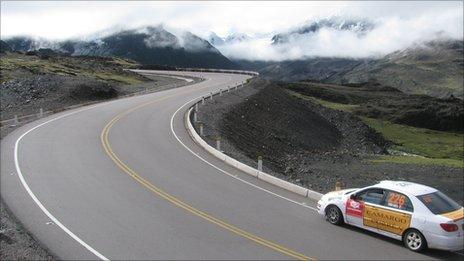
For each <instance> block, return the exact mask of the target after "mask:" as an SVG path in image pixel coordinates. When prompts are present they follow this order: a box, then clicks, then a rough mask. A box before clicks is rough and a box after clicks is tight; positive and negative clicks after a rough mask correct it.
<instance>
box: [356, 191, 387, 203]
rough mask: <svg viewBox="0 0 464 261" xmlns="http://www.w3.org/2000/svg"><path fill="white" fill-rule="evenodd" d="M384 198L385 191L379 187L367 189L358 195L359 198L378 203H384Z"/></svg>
mask: <svg viewBox="0 0 464 261" xmlns="http://www.w3.org/2000/svg"><path fill="white" fill-rule="evenodd" d="M384 198H385V191H384V190H383V189H379V188H371V189H367V190H365V191H362V192H361V193H359V194H358V195H357V196H356V199H358V200H361V201H364V202H367V203H372V204H377V205H382V203H383V201H384Z"/></svg>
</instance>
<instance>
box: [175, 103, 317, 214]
mask: <svg viewBox="0 0 464 261" xmlns="http://www.w3.org/2000/svg"><path fill="white" fill-rule="evenodd" d="M201 97H203V96H199V97H197V98H194V99H192V100H190V101H188V102H186V103H184V105H182V106H181V107H179V108H178V109H177V110H176V112H174V114H173V115H172V116H171V132H172V134H173V135H174V137H175V138H176V139H177V141H178V142H179V143H180V144H182V146H184V148H185V149H187V150H188V151H189V152H190V153H192V154H193V155H195V156H196V157H197V158H199V159H200V160H202V161H203V162H205V163H206V164H208V165H210V166H211V167H213V168H215V169H217V170H219V171H220V172H222V173H224V174H226V175H228V176H229V177H232V178H234V179H236V180H239V181H241V182H243V183H245V184H247V185H250V186H252V187H254V188H257V189H259V190H262V191H264V192H267V193H269V194H271V195H273V196H276V197H278V198H281V199H284V200H287V201H289V202H292V203H295V204H297V205H300V206H302V207H305V208H308V209H311V210H314V211H317V209H316V208H313V207H310V206H307V205H303V204H301V203H300V202H297V201H295V200H292V199H289V198H286V197H284V196H282V195H279V194H276V193H274V192H272V191H270V190H267V189H265V188H262V187H260V186H258V185H255V184H253V183H251V182H248V181H246V180H243V179H241V178H239V177H236V176H235V175H232V174H230V173H229V172H227V171H225V170H223V169H221V168H219V167H217V166H216V165H214V164H212V163H210V162H209V161H207V160H205V159H204V158H202V157H201V156H200V155H198V154H197V153H195V152H193V151H192V150H191V149H190V148H189V147H187V145H185V144H184V143H183V142H182V141H181V140H180V139H179V137H178V136H177V134H176V132H175V131H174V125H173V122H174V117H175V116H176V114H177V113H178V112H179V111H180V110H181V109H182V108H184V107H185V106H186V105H187V104H189V103H191V102H193V101H195V100H197V99H200V98H201ZM182 118H183V117H182ZM182 122H184V121H183V120H182Z"/></svg>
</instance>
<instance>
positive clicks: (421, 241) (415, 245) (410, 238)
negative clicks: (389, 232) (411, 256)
mask: <svg viewBox="0 0 464 261" xmlns="http://www.w3.org/2000/svg"><path fill="white" fill-rule="evenodd" d="M403 242H404V245H405V246H406V247H407V248H408V249H409V250H412V251H414V252H420V251H422V250H424V249H425V248H426V247H427V242H426V241H425V237H424V236H423V235H422V233H421V232H419V231H418V230H416V229H409V230H408V231H406V233H405V234H404V236H403Z"/></svg>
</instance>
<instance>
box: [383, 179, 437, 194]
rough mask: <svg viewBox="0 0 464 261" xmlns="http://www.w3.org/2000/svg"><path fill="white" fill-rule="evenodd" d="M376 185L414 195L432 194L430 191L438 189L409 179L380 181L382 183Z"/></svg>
mask: <svg viewBox="0 0 464 261" xmlns="http://www.w3.org/2000/svg"><path fill="white" fill-rule="evenodd" d="M376 187H380V188H384V189H389V190H394V191H397V192H402V193H405V194H411V195H413V196H420V195H425V194H430V193H434V192H436V191H437V190H436V189H434V188H432V187H429V186H425V185H422V184H417V183H414V182H408V181H394V180H383V181H380V183H379V184H377V185H376Z"/></svg>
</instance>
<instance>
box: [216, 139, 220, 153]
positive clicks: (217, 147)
mask: <svg viewBox="0 0 464 261" xmlns="http://www.w3.org/2000/svg"><path fill="white" fill-rule="evenodd" d="M216 149H217V150H218V151H221V137H219V136H217V137H216Z"/></svg>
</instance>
